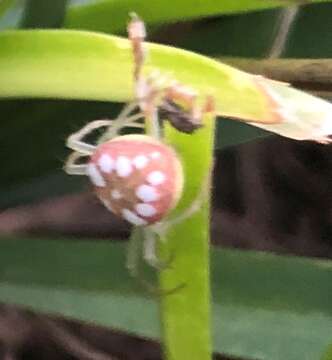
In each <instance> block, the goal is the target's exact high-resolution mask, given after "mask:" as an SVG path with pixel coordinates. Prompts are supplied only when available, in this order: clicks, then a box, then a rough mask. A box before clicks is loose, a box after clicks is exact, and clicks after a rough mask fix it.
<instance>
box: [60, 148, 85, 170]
mask: <svg viewBox="0 0 332 360" xmlns="http://www.w3.org/2000/svg"><path fill="white" fill-rule="evenodd" d="M85 156H86V155H83V154H81V153H79V152H77V151H74V152H73V153H71V154H70V155H69V157H68V159H67V161H66V163H65V165H64V170H65V172H66V173H67V174H69V175H86V169H87V165H85V164H77V163H76V161H77V160H78V159H80V158H82V157H85Z"/></svg>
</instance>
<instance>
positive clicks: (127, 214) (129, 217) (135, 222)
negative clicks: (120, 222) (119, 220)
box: [122, 209, 147, 226]
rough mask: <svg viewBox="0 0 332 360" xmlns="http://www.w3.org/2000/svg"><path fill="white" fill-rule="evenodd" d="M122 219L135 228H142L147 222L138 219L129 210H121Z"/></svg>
mask: <svg viewBox="0 0 332 360" xmlns="http://www.w3.org/2000/svg"><path fill="white" fill-rule="evenodd" d="M122 217H123V218H124V219H125V220H127V221H128V222H130V223H131V224H133V225H136V226H143V225H146V224H147V222H146V221H145V220H144V219H142V218H140V217H139V216H137V215H136V214H135V213H134V212H132V211H131V210H129V209H123V210H122Z"/></svg>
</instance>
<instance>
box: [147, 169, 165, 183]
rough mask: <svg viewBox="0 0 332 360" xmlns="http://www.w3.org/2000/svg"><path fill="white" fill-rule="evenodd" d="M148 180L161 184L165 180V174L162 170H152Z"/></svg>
mask: <svg viewBox="0 0 332 360" xmlns="http://www.w3.org/2000/svg"><path fill="white" fill-rule="evenodd" d="M147 181H148V182H149V183H150V184H151V185H160V184H162V183H163V182H164V181H165V174H164V173H162V172H161V171H152V172H150V174H149V175H148V176H147Z"/></svg>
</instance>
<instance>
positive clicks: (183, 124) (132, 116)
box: [64, 15, 211, 274]
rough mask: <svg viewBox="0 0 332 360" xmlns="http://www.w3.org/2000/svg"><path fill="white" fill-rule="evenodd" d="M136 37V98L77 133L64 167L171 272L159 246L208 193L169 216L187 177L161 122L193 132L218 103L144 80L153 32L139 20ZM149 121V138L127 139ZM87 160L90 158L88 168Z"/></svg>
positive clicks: (133, 28)
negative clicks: (86, 181)
mask: <svg viewBox="0 0 332 360" xmlns="http://www.w3.org/2000/svg"><path fill="white" fill-rule="evenodd" d="M128 33H129V39H130V40H131V44H132V49H133V55H134V84H135V94H136V100H134V101H133V102H131V103H129V104H127V105H125V107H124V108H123V110H122V111H121V113H120V114H119V115H118V117H117V118H116V119H114V120H108V119H105V120H95V121H92V122H91V123H89V124H87V125H86V126H84V127H83V128H82V129H81V130H79V131H77V132H75V133H73V134H72V135H70V136H69V137H68V139H67V146H68V147H69V148H70V149H72V150H73V152H72V154H71V155H70V156H69V157H68V159H67V162H66V164H65V167H64V168H65V171H66V172H67V173H68V174H71V175H88V177H89V178H90V180H91V182H92V184H93V186H94V188H95V192H96V195H97V197H98V198H99V199H100V200H101V202H102V203H103V204H104V205H105V206H106V208H107V209H109V210H110V211H112V212H113V213H114V214H116V215H118V216H120V217H121V218H123V219H125V220H126V221H128V222H129V223H131V224H132V225H134V226H135V227H136V229H139V230H140V232H141V234H142V237H143V239H144V241H143V257H144V259H145V261H146V262H147V263H148V264H150V265H151V266H153V267H155V268H158V269H163V268H165V266H168V265H169V262H165V263H163V262H161V261H159V260H158V257H157V256H156V251H155V245H156V240H158V239H163V237H164V234H165V232H166V231H167V230H168V229H169V227H170V226H174V225H175V224H178V223H181V222H182V221H183V220H185V219H186V218H188V217H190V216H192V215H193V214H194V213H195V212H196V211H197V210H198V209H199V208H200V206H201V204H202V201H203V200H204V197H205V196H204V195H205V190H206V187H205V186H204V187H203V188H204V189H203V188H202V189H203V190H204V191H202V193H201V194H198V196H197V198H196V199H195V200H194V201H193V202H192V204H191V205H190V206H189V207H188V208H187V209H185V210H184V211H183V212H182V213H181V214H180V215H177V216H176V217H173V218H172V217H169V216H168V215H169V213H170V212H171V210H172V209H174V208H175V207H176V205H177V203H178V201H179V199H180V197H181V194H182V190H183V184H184V175H183V169H182V165H181V161H180V160H179V157H178V155H177V154H176V152H175V151H174V149H173V148H172V147H170V146H168V145H167V144H165V143H164V142H163V141H162V123H161V122H160V121H159V116H160V115H161V116H162V117H163V118H164V119H167V120H168V121H169V122H170V123H171V124H172V125H173V126H174V127H175V128H176V129H178V130H179V131H182V132H185V133H192V132H194V131H195V130H197V129H198V128H200V127H201V126H202V124H201V119H202V116H203V114H204V112H207V111H211V101H210V100H209V101H207V103H206V106H205V108H204V109H201V108H199V107H198V106H197V105H196V97H197V95H196V94H194V92H193V91H191V89H189V88H187V87H186V86H183V85H180V84H179V83H175V82H172V83H171V84H167V85H165V83H164V84H163V85H162V86H160V87H158V86H156V83H155V78H154V76H153V75H151V76H148V77H144V76H143V75H142V65H143V62H144V57H145V55H144V49H143V40H144V39H145V27H144V23H143V22H142V21H141V20H140V19H139V18H138V17H137V16H136V15H132V19H131V21H130V23H129V26H128ZM182 104H185V107H183V105H182ZM144 120H145V122H148V121H149V124H148V125H149V126H148V127H147V129H148V130H147V131H148V133H147V134H141V133H140V134H131V135H121V131H122V130H123V129H124V128H127V127H128V128H137V129H139V130H141V131H142V129H144V128H145V125H144ZM142 121H143V122H142ZM99 128H106V130H105V132H104V134H103V135H102V136H101V137H100V138H99V140H98V142H97V144H90V143H87V142H85V141H84V138H85V137H86V136H88V135H89V134H91V133H92V132H94V131H95V130H97V129H99ZM83 158H87V160H86V161H85V162H82V159H83ZM166 217H167V219H166ZM165 219H166V220H165ZM132 258H133V256H132V255H128V258H127V267H128V268H129V270H130V271H131V273H132V274H134V273H135V267H136V265H135V264H133V263H132V261H131V259H132Z"/></svg>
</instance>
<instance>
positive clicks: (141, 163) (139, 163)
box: [133, 155, 149, 169]
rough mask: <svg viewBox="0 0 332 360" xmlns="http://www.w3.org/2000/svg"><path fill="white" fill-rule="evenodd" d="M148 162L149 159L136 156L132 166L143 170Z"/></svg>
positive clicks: (143, 156)
mask: <svg viewBox="0 0 332 360" xmlns="http://www.w3.org/2000/svg"><path fill="white" fill-rule="evenodd" d="M148 162H149V159H148V158H147V157H146V156H145V155H138V156H135V157H134V159H133V164H134V165H135V167H136V168H137V169H143V168H144V167H145V166H146V164H147V163H148Z"/></svg>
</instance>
